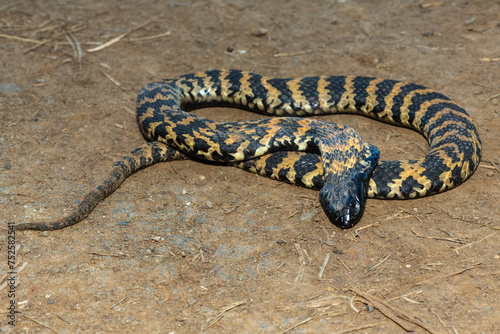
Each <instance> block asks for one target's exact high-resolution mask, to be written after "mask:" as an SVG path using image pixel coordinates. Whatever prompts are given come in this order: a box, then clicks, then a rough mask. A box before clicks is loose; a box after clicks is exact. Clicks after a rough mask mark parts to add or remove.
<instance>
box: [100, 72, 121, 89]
mask: <svg viewBox="0 0 500 334" xmlns="http://www.w3.org/2000/svg"><path fill="white" fill-rule="evenodd" d="M99 71H100V72H101V73H102V74H104V76H105V77H106V78H108V79H109V81H111V82H112V83H114V84H115V85H117V86H118V87H120V88H121V86H122V85H121V83H120V82H119V81H118V80H116V79H115V78H113V77H112V76H111V75H109V74H108V73H106V72H104V71H103V70H99Z"/></svg>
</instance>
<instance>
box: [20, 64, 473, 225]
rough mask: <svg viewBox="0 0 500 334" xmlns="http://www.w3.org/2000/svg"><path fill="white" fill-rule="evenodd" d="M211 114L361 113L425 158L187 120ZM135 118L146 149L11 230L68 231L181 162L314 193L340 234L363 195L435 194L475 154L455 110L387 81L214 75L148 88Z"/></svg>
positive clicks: (276, 121)
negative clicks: (50, 216) (147, 172)
mask: <svg viewBox="0 0 500 334" xmlns="http://www.w3.org/2000/svg"><path fill="white" fill-rule="evenodd" d="M212 106H229V107H236V108H243V109H247V110H250V111H254V112H258V113H261V114H265V115H276V116H307V115H322V114H333V113H355V114H361V115H364V116H368V117H371V118H374V119H377V120H380V121H383V122H386V123H390V124H396V125H400V126H404V127H408V128H411V129H414V130H416V131H418V132H420V133H421V134H422V135H424V136H425V138H426V139H427V141H428V142H429V146H430V150H429V152H428V154H427V155H426V156H425V157H423V158H421V159H418V160H405V161H381V162H378V165H377V161H378V155H379V153H378V150H377V149H376V148H375V147H374V146H371V145H369V144H366V143H364V142H363V141H362V140H361V138H360V137H359V135H358V134H357V133H356V132H355V131H354V130H352V129H350V128H348V127H345V126H341V125H337V124H334V123H329V122H323V121H320V120H313V119H304V118H298V117H286V118H268V119H260V120H253V121H243V122H229V123H220V122H214V121H211V120H207V119H204V118H201V117H198V116H196V115H193V114H191V113H188V112H187V111H189V110H193V109H197V108H202V107H212ZM137 115H138V121H139V126H140V129H141V131H142V133H143V134H144V136H145V137H146V139H148V140H150V141H152V142H150V143H148V144H145V145H143V146H142V147H140V148H138V149H136V150H134V151H132V152H131V155H130V156H127V157H124V158H123V159H122V160H120V161H118V162H116V163H115V165H114V166H113V169H112V171H111V173H110V174H109V176H108V177H107V178H106V180H105V181H104V182H103V184H101V185H100V186H98V187H97V188H96V189H95V190H93V191H91V192H90V193H89V194H88V195H87V196H86V197H85V199H84V200H83V201H82V202H81V203H80V205H79V207H78V208H77V209H76V211H75V212H73V213H72V214H71V215H70V216H68V217H65V218H63V219H61V220H58V221H55V222H51V223H43V222H39V223H38V222H37V223H25V224H20V225H18V226H17V227H16V228H17V229H18V230H22V229H38V230H54V229H59V228H63V227H66V226H70V225H73V224H76V223H78V222H79V221H81V220H83V219H84V218H85V217H86V216H87V215H88V214H89V213H90V212H91V211H92V209H93V208H94V207H95V206H96V205H97V203H99V201H100V200H102V199H103V198H105V197H107V196H108V195H109V194H111V193H112V192H113V191H114V190H115V189H116V188H118V186H119V185H120V184H121V182H123V180H124V179H125V178H127V177H128V176H129V175H131V174H132V173H134V172H135V171H137V170H139V169H141V168H144V167H147V166H150V165H152V164H154V163H157V162H161V161H170V160H176V159H185V158H186V157H187V156H189V157H190V158H194V159H197V160H208V161H214V162H219V163H223V164H229V165H233V166H236V167H239V168H243V169H246V170H249V171H251V172H254V173H258V174H261V175H265V176H268V177H271V178H274V179H277V180H280V181H286V182H290V183H293V184H297V185H300V186H304V187H309V188H317V189H321V191H320V200H321V203H322V205H323V208H324V209H325V212H326V214H327V216H328V217H329V218H330V220H331V221H332V223H334V224H335V225H337V226H339V227H341V228H348V227H351V226H353V225H354V224H356V223H357V222H358V221H359V219H360V218H361V215H362V212H363V208H364V202H365V196H367V197H371V198H383V199H409V198H416V197H422V196H427V195H431V194H435V193H438V192H443V191H445V190H448V189H451V188H453V187H455V186H457V185H459V184H460V183H462V182H463V181H465V180H466V179H467V178H468V177H470V175H472V173H473V172H474V171H475V169H476V168H477V166H478V164H479V160H480V156H481V141H480V139H479V135H478V132H477V130H476V127H475V126H474V123H473V122H472V120H471V118H470V116H469V115H468V114H467V112H466V111H465V110H464V109H462V108H461V107H459V106H458V105H457V104H456V103H455V102H453V101H452V100H450V99H449V98H448V97H446V96H444V95H443V94H440V93H438V92H436V91H433V90H431V89H428V88H425V87H423V86H420V85H416V84H411V83H404V82H399V81H395V80H383V79H378V78H369V77H358V76H317V77H305V78H299V79H281V78H276V79H271V78H266V77H263V76H260V75H258V74H254V73H250V72H244V71H238V70H228V71H226V70H214V71H208V72H201V73H195V74H188V75H183V76H179V77H177V78H175V79H167V80H163V81H160V82H156V83H152V84H149V85H147V86H146V87H144V88H143V89H142V90H141V91H140V93H139V96H138V98H137Z"/></svg>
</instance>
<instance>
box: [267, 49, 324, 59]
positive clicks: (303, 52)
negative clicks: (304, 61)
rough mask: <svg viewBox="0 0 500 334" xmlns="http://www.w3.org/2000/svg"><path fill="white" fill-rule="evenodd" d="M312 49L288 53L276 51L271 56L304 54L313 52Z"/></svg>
mask: <svg viewBox="0 0 500 334" xmlns="http://www.w3.org/2000/svg"><path fill="white" fill-rule="evenodd" d="M313 52H314V50H310V51H297V52H290V53H286V52H284V53H276V54H274V55H273V57H275V58H278V57H293V56H300V55H305V54H308V53H313Z"/></svg>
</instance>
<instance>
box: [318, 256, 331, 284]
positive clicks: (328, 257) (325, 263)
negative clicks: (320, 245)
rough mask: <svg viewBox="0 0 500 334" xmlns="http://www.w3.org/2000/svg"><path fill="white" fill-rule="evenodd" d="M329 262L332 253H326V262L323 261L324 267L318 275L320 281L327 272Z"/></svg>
mask: <svg viewBox="0 0 500 334" xmlns="http://www.w3.org/2000/svg"><path fill="white" fill-rule="evenodd" d="M328 260H330V253H326V257H325V261H323V265H322V266H321V269H320V271H319V274H318V279H319V280H320V279H321V278H322V277H323V272H324V271H325V268H326V265H327V264H328Z"/></svg>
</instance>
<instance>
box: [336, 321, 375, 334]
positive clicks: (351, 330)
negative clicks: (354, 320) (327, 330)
mask: <svg viewBox="0 0 500 334" xmlns="http://www.w3.org/2000/svg"><path fill="white" fill-rule="evenodd" d="M382 324H383V322H377V323H376V324H368V325H361V326H357V327H351V328H348V329H344V330H341V331H340V332H335V333H333V334H345V333H350V332H357V331H360V330H362V329H367V328H372V327H375V326H380V325H382Z"/></svg>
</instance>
